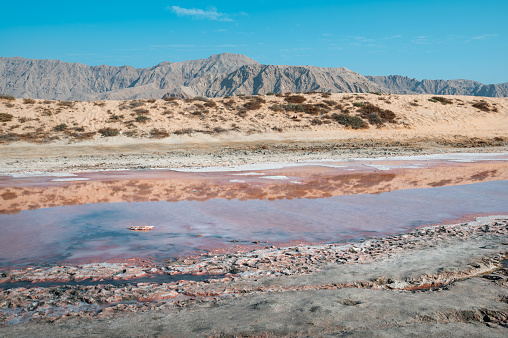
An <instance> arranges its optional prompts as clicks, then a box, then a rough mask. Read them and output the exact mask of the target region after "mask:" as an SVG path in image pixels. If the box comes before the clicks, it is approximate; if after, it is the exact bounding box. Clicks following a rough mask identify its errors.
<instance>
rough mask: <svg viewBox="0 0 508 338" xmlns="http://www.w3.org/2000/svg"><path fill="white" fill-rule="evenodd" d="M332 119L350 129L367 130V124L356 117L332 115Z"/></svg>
mask: <svg viewBox="0 0 508 338" xmlns="http://www.w3.org/2000/svg"><path fill="white" fill-rule="evenodd" d="M332 117H333V119H334V120H335V121H337V122H338V123H339V124H342V125H343V126H345V127H348V128H351V129H367V128H369V126H368V124H367V123H366V122H365V121H364V120H363V119H362V118H360V117H358V116H350V115H346V114H333V115H332Z"/></svg>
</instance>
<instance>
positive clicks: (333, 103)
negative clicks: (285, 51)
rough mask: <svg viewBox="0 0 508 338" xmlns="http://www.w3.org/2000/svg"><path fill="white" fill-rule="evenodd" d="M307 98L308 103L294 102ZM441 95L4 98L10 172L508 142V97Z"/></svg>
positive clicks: (2, 150)
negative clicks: (83, 99)
mask: <svg viewBox="0 0 508 338" xmlns="http://www.w3.org/2000/svg"><path fill="white" fill-rule="evenodd" d="M295 96H297V97H298V98H297V99H295V98H294V97H295ZM302 98H303V100H304V101H303V102H302V103H290V102H288V100H289V101H296V102H300V101H301V100H302ZM433 98H434V96H431V95H390V94H382V95H376V94H361V95H351V94H331V95H324V94H322V93H315V94H296V95H295V94H288V95H285V96H280V97H279V96H252V97H248V96H240V97H233V98H220V99H205V98H197V99H185V100H176V99H175V100H171V101H164V100H136V101H102V102H68V101H48V100H31V99H28V100H26V99H25V100H22V99H17V100H14V101H9V100H0V101H1V102H0V113H2V114H7V115H3V116H7V117H4V120H3V121H6V120H8V119H9V116H11V117H10V121H6V122H3V123H1V126H0V143H1V145H0V173H9V172H21V171H27V170H28V171H66V170H75V171H76V170H87V169H143V168H177V167H192V166H214V165H231V164H242V163H259V162H270V161H296V160H299V159H320V158H338V159H340V158H347V157H362V156H367V157H368V156H387V155H400V154H421V153H438V152H464V151H490V152H496V151H506V149H508V148H507V146H508V99H506V98H478V97H467V96H446V97H444V96H440V97H437V98H438V99H440V100H442V101H443V102H441V101H436V100H435V99H433ZM429 100H431V101H429ZM473 105H475V106H476V107H480V108H476V107H474V106H473ZM294 110H303V111H294ZM382 116H384V117H386V118H383V117H382ZM344 117H349V118H357V119H356V120H354V121H353V122H356V123H358V121H360V122H361V123H363V127H365V128H361V129H352V126H351V125H348V124H347V123H348V122H347V121H348V120H347V119H348V118H346V122H344ZM358 119H360V120H358ZM339 121H340V122H339ZM341 123H346V124H341ZM357 127H358V126H357ZM108 128H109V129H108ZM116 133H118V134H117V136H107V135H113V134H116Z"/></svg>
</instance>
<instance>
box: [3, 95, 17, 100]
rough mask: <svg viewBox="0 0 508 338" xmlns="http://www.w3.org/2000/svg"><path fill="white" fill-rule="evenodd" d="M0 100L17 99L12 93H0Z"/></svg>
mask: <svg viewBox="0 0 508 338" xmlns="http://www.w3.org/2000/svg"><path fill="white" fill-rule="evenodd" d="M0 100H8V101H15V100H16V98H15V97H14V96H12V95H0Z"/></svg>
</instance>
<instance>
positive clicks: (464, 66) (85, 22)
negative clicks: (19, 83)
mask: <svg viewBox="0 0 508 338" xmlns="http://www.w3.org/2000/svg"><path fill="white" fill-rule="evenodd" d="M1 11H2V13H3V15H2V19H1V20H0V41H1V42H0V56H5V57H10V56H21V57H25V58H32V59H58V60H62V61H66V62H80V63H84V64H87V65H91V66H94V65H101V64H107V65H112V66H123V65H130V66H133V67H136V68H144V67H151V66H154V65H156V64H158V63H160V62H163V61H171V62H177V61H184V60H192V59H203V58H207V57H209V56H210V55H213V54H218V53H224V52H230V53H238V54H243V55H246V56H248V57H251V58H253V59H255V60H256V61H258V62H260V63H262V64H276V65H313V66H320V67H346V68H349V69H351V70H353V71H356V72H358V73H360V74H363V75H406V76H410V77H414V78H417V79H419V80H421V79H424V78H426V79H446V80H449V79H470V80H476V81H480V82H483V83H502V82H508V61H507V60H508V20H507V17H508V1H506V0H490V1H469V0H462V1H455V0H451V1H447V0H441V1H434V0H428V1H420V0H414V1H411V0H406V1H402V0H397V1H396V0H393V1H376V0H356V1H352V0H350V1H342V0H335V1H327V0H324V1H319V0H315V1H308V0H307V1H297V0H294V1H286V0H282V1H274V0H272V1H264V0H258V1H172V0H166V1H148V0H147V1H139V0H138V1H129V0H124V1H116V0H107V1H105V0H102V1H97V0H88V1H79V0H74V1H40V0H39V1H5V2H4V3H2V5H1Z"/></svg>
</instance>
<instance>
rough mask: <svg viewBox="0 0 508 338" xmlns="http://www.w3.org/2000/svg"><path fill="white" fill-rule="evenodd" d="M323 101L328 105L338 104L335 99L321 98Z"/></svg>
mask: <svg viewBox="0 0 508 338" xmlns="http://www.w3.org/2000/svg"><path fill="white" fill-rule="evenodd" d="M323 103H324V104H326V105H327V106H330V107H333V106H335V105H337V104H338V102H337V101H333V100H323Z"/></svg>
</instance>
